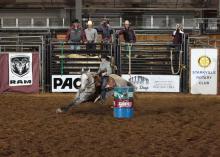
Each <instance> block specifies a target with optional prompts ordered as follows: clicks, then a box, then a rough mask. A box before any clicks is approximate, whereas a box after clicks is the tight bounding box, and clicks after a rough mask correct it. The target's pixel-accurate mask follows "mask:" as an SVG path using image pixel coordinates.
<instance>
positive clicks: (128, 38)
mask: <svg viewBox="0 0 220 157" xmlns="http://www.w3.org/2000/svg"><path fill="white" fill-rule="evenodd" d="M118 34H119V35H122V36H123V38H124V41H125V43H135V42H136V35H135V32H134V30H133V29H132V28H131V27H130V22H129V21H128V20H125V22H124V28H123V29H121V30H120V31H119V33H118ZM125 50H126V51H128V47H127V48H125Z"/></svg>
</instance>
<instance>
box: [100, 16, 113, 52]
mask: <svg viewBox="0 0 220 157" xmlns="http://www.w3.org/2000/svg"><path fill="white" fill-rule="evenodd" d="M96 29H97V31H98V33H100V34H101V35H102V43H103V46H102V49H103V50H107V51H110V49H111V46H110V44H111V43H112V34H113V29H112V27H111V26H110V24H109V20H108V19H106V18H104V19H103V21H102V22H101V24H100V25H99V26H98V27H97V28H96Z"/></svg>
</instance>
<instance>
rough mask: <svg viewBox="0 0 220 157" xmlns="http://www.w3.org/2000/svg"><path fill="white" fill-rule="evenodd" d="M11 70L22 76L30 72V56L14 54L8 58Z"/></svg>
mask: <svg viewBox="0 0 220 157" xmlns="http://www.w3.org/2000/svg"><path fill="white" fill-rule="evenodd" d="M10 62H11V67H10V69H11V72H12V73H13V74H15V75H16V76H18V77H23V76H25V75H27V74H28V73H29V72H30V57H29V56H21V55H18V56H15V57H11V58H10Z"/></svg>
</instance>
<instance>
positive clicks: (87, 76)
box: [80, 68, 94, 91]
mask: <svg viewBox="0 0 220 157" xmlns="http://www.w3.org/2000/svg"><path fill="white" fill-rule="evenodd" d="M93 83H94V78H93V76H92V75H91V73H90V69H84V68H82V71H81V87H80V90H81V91H83V90H85V89H86V88H91V87H93V86H92V85H93Z"/></svg>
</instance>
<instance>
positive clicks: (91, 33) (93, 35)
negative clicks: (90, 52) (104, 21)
mask: <svg viewBox="0 0 220 157" xmlns="http://www.w3.org/2000/svg"><path fill="white" fill-rule="evenodd" d="M85 34H86V39H87V41H88V42H94V43H96V42H97V38H98V33H97V30H96V29H94V28H91V29H89V28H87V29H85Z"/></svg>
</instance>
